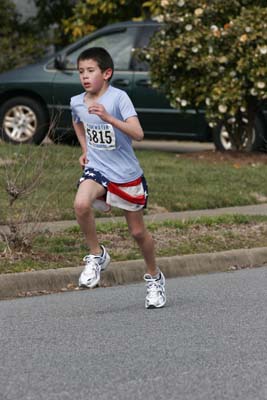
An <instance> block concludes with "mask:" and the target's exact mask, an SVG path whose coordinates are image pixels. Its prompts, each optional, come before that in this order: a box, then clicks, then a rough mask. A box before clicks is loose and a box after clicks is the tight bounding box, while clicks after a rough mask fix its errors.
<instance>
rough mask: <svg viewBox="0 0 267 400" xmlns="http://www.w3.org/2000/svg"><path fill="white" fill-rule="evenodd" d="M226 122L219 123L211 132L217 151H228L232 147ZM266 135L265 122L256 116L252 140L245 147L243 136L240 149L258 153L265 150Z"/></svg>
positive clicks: (259, 115) (260, 116)
mask: <svg viewBox="0 0 267 400" xmlns="http://www.w3.org/2000/svg"><path fill="white" fill-rule="evenodd" d="M226 126H227V122H226V121H225V120H223V121H221V122H220V123H219V124H218V125H217V126H216V127H215V128H214V130H213V142H214V144H215V147H216V149H217V150H219V151H230V150H233V149H234V147H233V145H232V143H231V140H230V136H229V134H228V132H227V128H226ZM266 143H267V140H266V133H265V121H264V117H263V115H262V114H258V115H257V117H256V119H255V128H254V134H253V138H252V143H251V144H250V145H246V137H245V136H244V143H243V147H242V149H243V150H245V151H248V152H250V151H259V150H263V149H266Z"/></svg>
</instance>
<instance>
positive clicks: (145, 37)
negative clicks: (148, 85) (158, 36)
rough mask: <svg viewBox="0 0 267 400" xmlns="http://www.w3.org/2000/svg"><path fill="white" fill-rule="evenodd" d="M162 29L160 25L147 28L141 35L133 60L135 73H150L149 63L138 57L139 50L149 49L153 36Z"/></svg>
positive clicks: (144, 28)
mask: <svg viewBox="0 0 267 400" xmlns="http://www.w3.org/2000/svg"><path fill="white" fill-rule="evenodd" d="M159 29H160V25H153V26H145V27H143V29H142V31H141V32H140V34H139V37H138V41H137V45H136V49H135V53H134V57H133V60H132V66H133V69H134V70H135V71H148V70H149V63H148V62H146V61H143V60H140V57H139V56H138V49H142V48H143V47H149V42H150V39H151V37H152V35H153V34H154V33H155V32H156V31H157V30H159Z"/></svg>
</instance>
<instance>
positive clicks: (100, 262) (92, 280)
mask: <svg viewBox="0 0 267 400" xmlns="http://www.w3.org/2000/svg"><path fill="white" fill-rule="evenodd" d="M100 247H101V249H102V255H101V256H94V255H93V254H89V255H88V256H85V257H84V259H83V261H85V263H86V264H85V267H84V270H83V272H82V273H81V275H80V278H79V286H80V287H81V286H83V287H88V288H91V289H92V288H93V287H95V286H96V285H97V284H98V282H99V281H100V272H101V271H104V270H105V269H106V268H107V266H108V265H109V263H110V256H109V254H108V252H107V251H106V249H105V247H104V246H100Z"/></svg>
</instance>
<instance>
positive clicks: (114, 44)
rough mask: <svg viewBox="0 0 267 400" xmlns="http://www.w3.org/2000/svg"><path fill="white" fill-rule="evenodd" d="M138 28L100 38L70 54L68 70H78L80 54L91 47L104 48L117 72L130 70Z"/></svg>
mask: <svg viewBox="0 0 267 400" xmlns="http://www.w3.org/2000/svg"><path fill="white" fill-rule="evenodd" d="M136 32H137V30H136V28H128V29H125V30H124V31H123V32H114V33H110V34H108V35H103V36H98V37H97V38H95V39H93V40H91V41H89V42H88V43H86V45H83V46H81V47H79V48H78V49H76V50H75V51H73V52H72V53H70V54H68V57H67V65H66V69H68V70H73V69H76V68H77V67H76V60H77V58H78V56H79V54H80V53H81V52H82V51H83V50H85V49H87V48H89V47H104V48H105V49H106V50H107V51H108V52H109V53H110V55H111V57H112V58H113V61H114V68H115V70H122V71H127V70H128V69H130V63H131V57H132V49H133V47H134V43H135V38H136Z"/></svg>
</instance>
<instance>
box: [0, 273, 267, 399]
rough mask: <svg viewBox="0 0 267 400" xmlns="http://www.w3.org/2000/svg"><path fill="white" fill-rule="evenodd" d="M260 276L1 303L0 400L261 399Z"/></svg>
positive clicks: (264, 368) (265, 355) (265, 391)
mask: <svg viewBox="0 0 267 400" xmlns="http://www.w3.org/2000/svg"><path fill="white" fill-rule="evenodd" d="M266 282H267V268H258V269H250V270H242V271H237V272H228V273H220V274H210V275H202V276H194V277H188V278H178V279H169V280H167V290H168V292H167V293H168V304H167V306H166V307H165V308H164V309H160V310H145V309H144V295H145V290H144V285H143V284H138V285H129V286H121V287H112V288H107V289H95V290H83V291H79V292H67V293H60V294H55V295H47V296H41V297H32V298H22V299H15V300H8V301H2V302H1V307H0V324H1V325H0V328H1V337H0V343H1V353H0V354H1V356H0V368H1V374H0V376H1V381H0V393H1V396H0V397H1V400H36V399H40V400H52V399H53V400H83V399H86V400H88V399H89V400H112V399H114V400H115V399H116V400H139V399H140V400H141V399H142V400H152V399H153V400H161V399H162V400H163V399H164V400H171V399H175V400H177V399H181V400H200V399H201V400H202V399H203V400H213V399H214V400H215V399H216V400H224V399H229V400H233V399H235V400H237V399H242V400H258V399H265V400H266V399H267V340H266V337H267V332H266V331H267V328H266V327H267V312H266V309H267V296H266Z"/></svg>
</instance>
